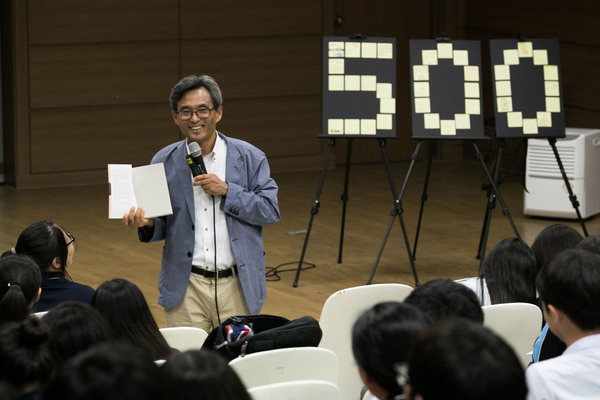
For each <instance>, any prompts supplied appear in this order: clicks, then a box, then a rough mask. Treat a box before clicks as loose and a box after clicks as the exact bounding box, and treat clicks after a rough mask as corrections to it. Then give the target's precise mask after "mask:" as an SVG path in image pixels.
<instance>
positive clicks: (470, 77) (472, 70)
mask: <svg viewBox="0 0 600 400" xmlns="http://www.w3.org/2000/svg"><path fill="white" fill-rule="evenodd" d="M464 68H465V81H470V82H473V81H475V82H479V66H477V65H466V66H465V67H464Z"/></svg>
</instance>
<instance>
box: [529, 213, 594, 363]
mask: <svg viewBox="0 0 600 400" xmlns="http://www.w3.org/2000/svg"><path fill="white" fill-rule="evenodd" d="M582 240H583V236H582V235H581V234H580V233H579V232H577V231H576V230H575V229H574V228H571V227H570V226H568V225H564V224H554V225H550V226H548V227H546V228H544V229H542V230H541V231H540V233H538V235H537V237H536V238H535V240H534V241H533V244H532V245H531V250H532V251H533V254H534V255H535V259H536V263H537V273H538V274H539V272H540V271H541V269H542V268H543V267H544V266H546V265H548V264H549V263H550V261H552V259H553V258H554V256H555V255H557V254H558V253H560V252H562V251H564V250H567V249H572V248H575V246H577V245H578V244H579V243H581V241H582ZM537 305H538V307H540V309H541V307H542V305H541V303H540V301H539V299H538V300H537ZM543 311H544V310H542V312H543ZM566 348H567V346H566V345H565V343H564V342H563V341H562V340H560V339H559V338H557V337H556V335H555V334H554V333H552V332H551V331H550V330H549V329H548V324H546V322H545V321H544V322H543V323H542V331H541V333H540V336H539V338H538V339H537V340H536V341H535V344H534V346H533V354H532V358H533V361H534V362H538V361H543V360H547V359H549V358H554V357H557V356H559V355H561V354H562V353H563V351H565V349H566Z"/></svg>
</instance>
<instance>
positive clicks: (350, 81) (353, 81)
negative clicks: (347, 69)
mask: <svg viewBox="0 0 600 400" xmlns="http://www.w3.org/2000/svg"><path fill="white" fill-rule="evenodd" d="M345 77H346V80H345V82H344V84H345V85H346V90H347V91H360V75H346V76H345Z"/></svg>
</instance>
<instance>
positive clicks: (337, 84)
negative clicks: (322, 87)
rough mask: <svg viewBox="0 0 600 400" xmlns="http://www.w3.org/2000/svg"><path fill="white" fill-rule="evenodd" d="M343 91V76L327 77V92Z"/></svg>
mask: <svg viewBox="0 0 600 400" xmlns="http://www.w3.org/2000/svg"><path fill="white" fill-rule="evenodd" d="M343 90H344V75H329V91H330V92H337V91H343Z"/></svg>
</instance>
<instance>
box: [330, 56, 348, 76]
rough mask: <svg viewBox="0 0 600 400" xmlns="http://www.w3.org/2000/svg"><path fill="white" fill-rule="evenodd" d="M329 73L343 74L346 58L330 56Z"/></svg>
mask: <svg viewBox="0 0 600 400" xmlns="http://www.w3.org/2000/svg"><path fill="white" fill-rule="evenodd" d="M329 73H330V74H343V73H344V59H343V58H330V59H329Z"/></svg>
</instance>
